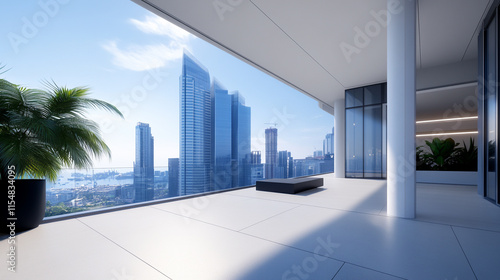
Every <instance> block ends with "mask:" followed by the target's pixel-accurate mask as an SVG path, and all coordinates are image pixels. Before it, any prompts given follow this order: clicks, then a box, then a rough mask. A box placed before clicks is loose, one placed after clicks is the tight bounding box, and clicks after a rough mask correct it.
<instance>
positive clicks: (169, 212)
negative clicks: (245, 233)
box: [152, 207, 238, 232]
mask: <svg viewBox="0 0 500 280" xmlns="http://www.w3.org/2000/svg"><path fill="white" fill-rule="evenodd" d="M152 208H153V209H155V210H157V211H161V212H164V213H168V214H172V215H175V216H179V217H182V218H184V219H190V220H193V221H196V222H200V223H203V224H206V225H210V226H213V227H217V228H220V229H225V230H230V231H234V232H238V231H236V230H234V229H232V228H228V227H225V226H221V225H217V224H213V223H210V222H207V221H203V220H200V219H196V218H193V217H187V216H184V215H182V214H179V213H176V212H172V211H170V210H167V209H161V208H156V207H152Z"/></svg>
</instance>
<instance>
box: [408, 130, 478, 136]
mask: <svg viewBox="0 0 500 280" xmlns="http://www.w3.org/2000/svg"><path fill="white" fill-rule="evenodd" d="M477 133H478V132H477V131H463V132H443V133H429V134H417V137H429V136H444V135H467V134H477Z"/></svg>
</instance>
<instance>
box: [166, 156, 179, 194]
mask: <svg viewBox="0 0 500 280" xmlns="http://www.w3.org/2000/svg"><path fill="white" fill-rule="evenodd" d="M175 196H179V159H178V158H169V159H168V197H175Z"/></svg>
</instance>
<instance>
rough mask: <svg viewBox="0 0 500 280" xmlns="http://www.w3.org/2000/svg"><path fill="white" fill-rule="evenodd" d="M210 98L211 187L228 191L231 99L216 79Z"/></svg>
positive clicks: (230, 171) (230, 181) (231, 179)
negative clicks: (212, 169)
mask: <svg viewBox="0 0 500 280" xmlns="http://www.w3.org/2000/svg"><path fill="white" fill-rule="evenodd" d="M211 96H212V158H213V165H214V175H213V180H214V184H213V185H214V189H215V190H222V189H229V188H231V187H232V184H233V178H232V177H233V172H232V168H231V159H232V140H233V139H232V117H231V116H232V99H231V96H230V95H229V93H228V91H227V89H225V88H224V86H222V84H221V83H220V82H219V81H217V80H216V79H214V81H213V82H212V87H211ZM236 170H237V169H236ZM236 174H237V172H236V171H235V175H236Z"/></svg>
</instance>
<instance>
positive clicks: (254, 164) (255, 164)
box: [250, 151, 264, 185]
mask: <svg viewBox="0 0 500 280" xmlns="http://www.w3.org/2000/svg"><path fill="white" fill-rule="evenodd" d="M250 174H251V175H250V184H251V185H255V182H257V181H259V180H262V179H264V165H263V164H262V161H261V154H260V151H252V155H251V160H250Z"/></svg>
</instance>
